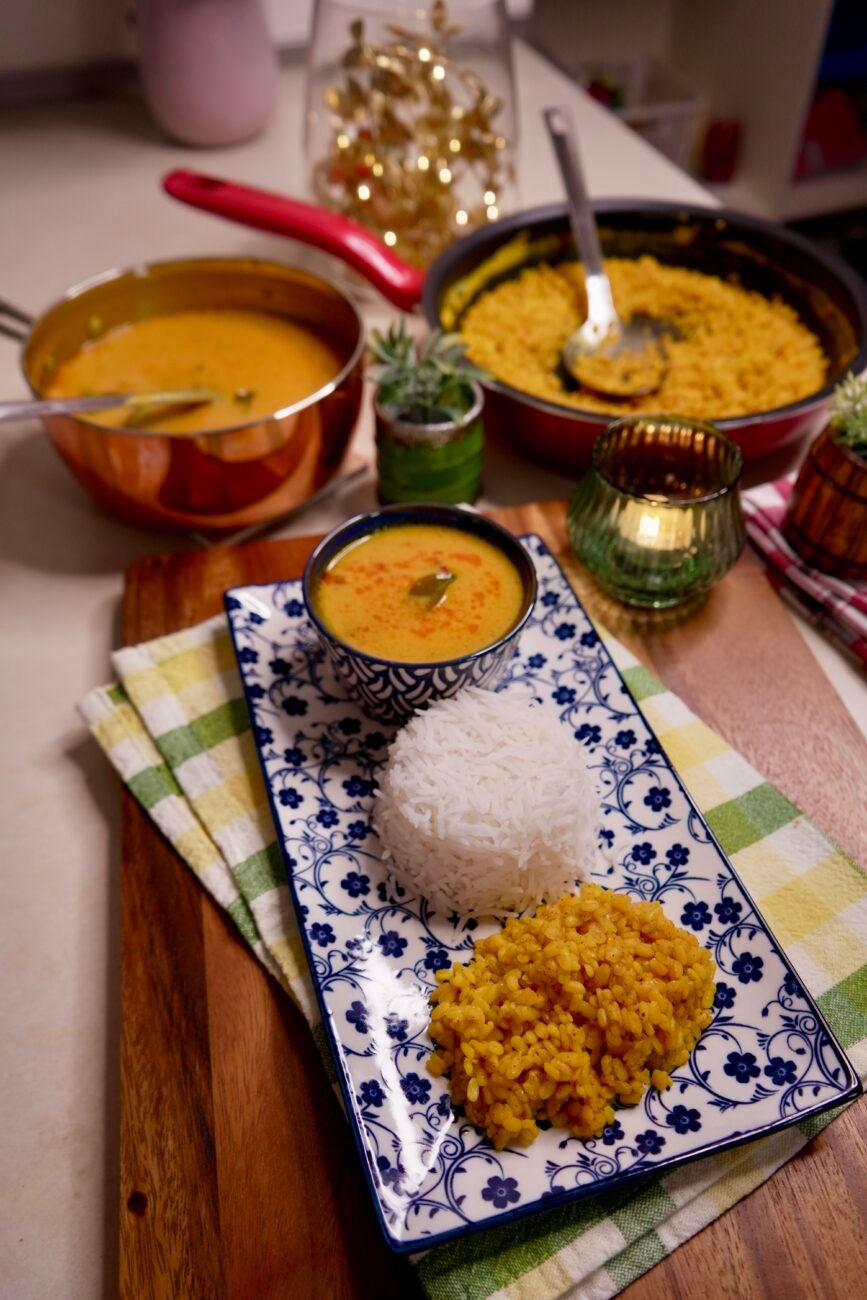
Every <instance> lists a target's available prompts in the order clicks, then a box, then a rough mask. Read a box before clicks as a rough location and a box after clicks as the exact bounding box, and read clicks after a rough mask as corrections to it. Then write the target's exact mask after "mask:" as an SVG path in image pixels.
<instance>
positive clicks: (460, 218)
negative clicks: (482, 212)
mask: <svg viewBox="0 0 867 1300" xmlns="http://www.w3.org/2000/svg"><path fill="white" fill-rule="evenodd" d="M455 221H456V222H457V223H458V225H459V226H465V225H466V224H467V222H468V221H469V217H468V216H467V214H466V212H464V210H463V208H458V210H457V212H456V213H455Z"/></svg>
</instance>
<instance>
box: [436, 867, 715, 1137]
mask: <svg viewBox="0 0 867 1300" xmlns="http://www.w3.org/2000/svg"><path fill="white" fill-rule="evenodd" d="M714 976H715V970H714V964H713V961H712V959H711V957H710V954H709V953H708V952H707V951H706V950H705V949H704V948H702V946H701V944H700V943H699V942H698V940H697V939H696V938H695V936H694V935H693V934H690V933H688V932H687V931H686V930H683V929H681V928H680V927H679V926H677V925H675V924H674V923H673V922H672V921H670V920H669V919H668V918H667V917H666V915H665V913H664V912H663V910H662V908H661V907H660V905H659V903H642V902H638V903H637V902H633V901H632V900H631V899H630V898H628V897H626V896H625V895H624V894H615V893H612V892H610V891H609V890H607V889H602V888H601V887H600V886H599V885H594V884H585V885H583V886H582V887H581V891H580V893H578V894H568V895H567V896H566V897H565V898H561V899H559V901H558V902H556V903H552V904H550V905H549V906H547V907H541V908H539V910H538V911H537V912H536V914H535V916H529V917H517V918H513V919H511V920H509V921H507V922H506V925H505V927H504V928H503V929H502V930H501V931H500V932H499V933H498V934H495V935H492V936H491V937H490V938H487V939H482V940H480V941H479V942H477V943H476V944H475V947H474V956H473V959H472V961H470V963H469V964H468V965H466V966H462V965H454V966H452V968H451V970H450V971H440V972H439V974H438V979H439V980H440V981H441V982H440V985H439V987H438V988H437V989H435V990H434V992H433V993H432V994H431V1003H432V1004H433V1009H432V1012H431V1021H430V1036H431V1038H432V1039H433V1041H434V1043H436V1044H437V1046H438V1047H439V1048H440V1049H441V1050H440V1051H436V1052H434V1053H432V1055H431V1056H430V1057H429V1059H428V1070H429V1071H430V1073H431V1074H433V1075H435V1076H439V1075H443V1074H448V1075H449V1076H450V1088H451V1095H452V1100H453V1101H454V1102H455V1103H456V1104H460V1105H463V1106H464V1109H465V1111H466V1114H467V1116H468V1118H469V1119H470V1120H471V1121H472V1122H473V1123H474V1124H476V1125H478V1127H479V1128H483V1129H484V1130H485V1132H486V1133H487V1135H488V1137H489V1138H490V1139H491V1141H492V1142H493V1143H494V1146H495V1147H497V1149H498V1150H499V1149H501V1148H502V1147H504V1146H506V1145H507V1144H508V1145H510V1146H512V1145H520V1146H527V1145H528V1144H529V1143H530V1142H532V1141H533V1139H534V1138H535V1137H536V1135H537V1134H538V1131H539V1130H538V1128H537V1125H536V1121H537V1119H540V1118H543V1117H545V1116H547V1117H548V1118H549V1119H550V1120H551V1122H552V1124H553V1125H554V1126H555V1127H557V1128H568V1129H569V1131H570V1132H571V1133H572V1134H574V1136H575V1137H581V1138H589V1137H595V1136H596V1135H597V1134H599V1133H601V1132H602V1130H603V1129H604V1128H605V1126H606V1124H610V1123H611V1122H612V1121H613V1119H614V1109H613V1105H614V1103H615V1102H619V1103H621V1104H627V1105H634V1104H635V1103H637V1102H638V1101H640V1100H641V1097H642V1096H643V1094H644V1091H645V1089H646V1088H648V1087H653V1088H659V1089H662V1088H667V1087H669V1086H670V1084H671V1078H670V1075H669V1071H671V1070H675V1069H677V1068H678V1067H679V1066H681V1065H683V1064H684V1063H685V1062H686V1060H687V1058H688V1057H689V1054H690V1052H691V1051H692V1049H693V1047H694V1046H695V1044H696V1042H697V1041H698V1038H699V1036H700V1034H701V1032H702V1030H703V1029H704V1028H705V1026H706V1025H709V1024H710V1022H711V1019H712V1018H713V1013H712V1011H711V1007H712V1005H713V999H714Z"/></svg>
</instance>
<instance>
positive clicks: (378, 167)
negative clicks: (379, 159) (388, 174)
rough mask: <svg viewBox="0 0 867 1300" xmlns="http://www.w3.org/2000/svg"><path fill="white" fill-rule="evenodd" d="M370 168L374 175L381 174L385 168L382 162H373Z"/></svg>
mask: <svg viewBox="0 0 867 1300" xmlns="http://www.w3.org/2000/svg"><path fill="white" fill-rule="evenodd" d="M370 170H371V171H372V172H373V174H374V176H381V175H382V173H383V172H384V171H385V168H384V167H383V165H382V163H374V164H373V166H372V167H371V169H370Z"/></svg>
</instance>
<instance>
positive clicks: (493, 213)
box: [485, 203, 500, 221]
mask: <svg viewBox="0 0 867 1300" xmlns="http://www.w3.org/2000/svg"><path fill="white" fill-rule="evenodd" d="M485 211H486V213H487V217H488V221H496V219H497V217H498V216H499V215H500V210H499V208H497V207H496V206H495V205H494V204H493V203H492V204H491V205H490V206H489V207H488V208H486V209H485Z"/></svg>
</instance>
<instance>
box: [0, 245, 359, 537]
mask: <svg viewBox="0 0 867 1300" xmlns="http://www.w3.org/2000/svg"><path fill="white" fill-rule="evenodd" d="M216 307H224V308H225V307H234V308H243V309H247V310H260V311H270V312H276V313H278V314H280V315H285V316H288V317H291V319H293V320H295V321H298V322H299V323H300V324H306V325H310V326H312V327H313V328H315V329H316V330H317V332H318V333H320V334H321V335H324V336H325V337H326V338H327V339H328V341H329V343H330V344H331V345H332V347H334V348H335V349H336V350H337V352H338V354H339V356H340V358H341V362H342V364H341V367H340V371H339V373H338V374H337V375H336V376H335V377H334V379H333V380H331V382H330V383H328V384H326V385H325V386H324V387H323V388H320V389H318V390H317V392H315V393H312V394H311V395H310V396H309V397H306V398H304V399H303V400H302V401H298V402H293V403H292V404H291V405H289V406H285V407H282V408H281V409H279V410H277V411H274V412H273V413H272V414H271V415H269V416H267V417H266V418H264V419H262V418H261V417H260V418H258V419H256V420H251V421H248V422H247V423H242V424H238V425H234V426H232V427H231V428H221V429H215V430H213V431H210V432H207V433H197V434H191V435H190V436H185V437H178V436H177V435H174V436H171V437H170V436H168V435H166V434H160V433H150V432H143V431H141V430H140V429H123V428H118V429H114V428H109V427H106V426H104V425H99V424H95V423H93V422H92V421H90V420H88V419H86V418H83V417H80V416H76V417H72V416H50V417H48V418H46V419H45V420H44V421H43V423H44V426H45V428H46V430H47V432H48V435H49V437H50V438H51V441H52V442H53V443H54V446H55V447H56V448H57V450H58V452H59V453H60V455H61V456H62V457H63V459H64V460H65V462H66V464H67V465H68V466H69V468H70V469H71V470H72V472H73V474H74V475H75V476H76V478H77V479H78V480H79V482H81V483H82V484H83V485H84V487H86V488H87V490H88V491H89V492H90V493H91V494H92V495H93V496H94V497H96V499H97V500H98V501H100V502H101V503H102V504H103V505H105V506H107V507H108V508H109V509H110V510H112V511H113V512H114V513H115V514H118V515H120V516H122V517H123V518H125V519H129V520H132V521H133V522H135V523H140V524H148V525H160V526H162V527H165V526H166V525H170V526H171V525H174V526H177V527H183V528H195V529H198V530H200V531H205V532H210V533H220V532H228V531H234V530H235V529H238V528H242V527H245V526H247V525H250V524H257V523H264V522H266V521H267V520H269V519H274V518H277V517H278V516H280V515H283V514H286V513H287V512H288V511H290V510H292V509H293V507H295V506H297V505H300V504H301V502H303V501H304V500H306V499H307V497H309V496H311V495H312V494H313V493H314V492H316V491H318V490H319V489H320V488H321V487H322V486H323V485H324V484H325V483H326V482H327V481H328V479H330V478H331V477H332V475H333V474H334V472H335V470H336V469H337V467H338V465H339V464H340V461H341V460H342V458H343V454H344V452H345V450H346V447H347V444H348V442H349V438H350V435H351V433H352V430H353V427H354V425H355V422H356V419H357V417H358V411H359V407H360V404H361V394H362V367H363V357H364V328H363V326H362V323H361V319H360V317H359V315H358V313H357V311H356V310H355V308H354V307H353V305H352V304H351V302H350V301H349V299H348V298H346V297H345V296H344V295H343V294H342V293H341V292H340V291H339V290H338V289H336V288H335V287H334V286H333V285H331V284H329V283H328V281H326V280H323V279H321V278H320V277H319V276H315V275H310V274H309V273H308V272H307V271H302V270H300V269H298V268H297V267H292V266H285V265H283V264H282V263H279V262H266V261H260V260H257V259H253V258H242V257H233V258H229V257H213V258H188V259H184V260H180V261H171V262H152V263H150V264H147V265H143V266H136V267H130V268H129V269H126V270H119V271H109V272H107V273H106V274H104V275H100V276H97V277H96V278H95V279H92V280H87V281H85V282H84V283H83V284H79V285H76V286H75V288H73V289H70V290H69V292H68V293H66V294H65V295H64V297H63V298H61V299H60V301H59V302H57V303H55V304H54V306H53V307H50V308H49V309H48V310H47V311H46V312H44V313H43V314H42V315H41V316H40V317H39V319H38V320H37V321H36V322H35V323H34V324H33V326H32V328H31V329H30V330H29V332H27V331H22V333H21V337H22V338H24V339H25V345H24V352H23V356H22V366H23V370H24V376H25V378H26V380H27V383H28V384H29V385H30V388H31V390H32V391H33V393H34V394H35V395H36V396H41V395H42V393H43V390H44V388H45V385H46V383H47V382H48V380H49V378H50V376H51V374H52V373H53V370H54V368H55V367H56V366H57V365H58V364H59V363H60V362H61V361H63V360H64V359H65V358H66V357H68V356H70V355H71V354H72V353H73V352H75V351H76V350H77V349H78V348H79V347H81V345H82V344H83V343H85V342H87V341H88V339H91V338H93V337H94V332H95V331H98V332H99V333H102V332H103V331H104V330H108V329H112V328H114V327H115V326H117V325H122V324H126V323H128V322H131V321H138V320H142V319H144V318H146V317H149V316H155V315H161V314H164V313H167V312H172V311H180V310H184V309H194V308H216ZM5 332H10V331H9V330H8V329H7V330H6V331H5Z"/></svg>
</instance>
